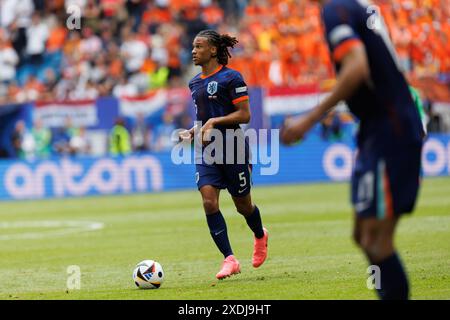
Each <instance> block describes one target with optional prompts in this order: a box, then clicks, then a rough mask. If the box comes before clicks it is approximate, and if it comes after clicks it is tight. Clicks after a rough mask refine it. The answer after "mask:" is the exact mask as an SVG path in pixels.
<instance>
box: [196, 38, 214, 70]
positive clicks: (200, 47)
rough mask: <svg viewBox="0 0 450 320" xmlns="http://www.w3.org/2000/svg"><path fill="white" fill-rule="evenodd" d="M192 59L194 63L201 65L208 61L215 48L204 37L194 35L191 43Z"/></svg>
mask: <svg viewBox="0 0 450 320" xmlns="http://www.w3.org/2000/svg"><path fill="white" fill-rule="evenodd" d="M192 46H193V49H192V61H193V62H194V65H196V66H201V65H204V64H205V63H207V62H209V60H211V58H212V57H213V55H215V53H216V51H217V49H216V48H215V47H213V46H211V45H210V44H209V42H208V39H207V38H205V37H196V38H195V39H194V42H193V43H192Z"/></svg>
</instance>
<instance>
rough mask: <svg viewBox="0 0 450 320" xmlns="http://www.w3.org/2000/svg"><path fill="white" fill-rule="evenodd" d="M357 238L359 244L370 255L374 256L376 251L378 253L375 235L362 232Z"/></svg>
mask: <svg viewBox="0 0 450 320" xmlns="http://www.w3.org/2000/svg"><path fill="white" fill-rule="evenodd" d="M357 240H358V245H359V246H360V247H361V249H362V250H363V251H364V252H366V253H367V254H368V255H370V256H372V255H373V254H374V253H376V251H377V250H376V248H375V237H373V236H371V235H368V234H362V235H360V236H359V238H358V239H357Z"/></svg>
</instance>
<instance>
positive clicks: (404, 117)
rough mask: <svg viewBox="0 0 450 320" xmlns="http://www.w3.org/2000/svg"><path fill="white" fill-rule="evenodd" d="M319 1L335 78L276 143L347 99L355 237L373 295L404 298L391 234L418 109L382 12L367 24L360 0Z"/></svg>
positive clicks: (408, 172) (405, 188) (409, 178)
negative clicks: (352, 122) (353, 126)
mask: <svg viewBox="0 0 450 320" xmlns="http://www.w3.org/2000/svg"><path fill="white" fill-rule="evenodd" d="M319 2H320V4H321V5H322V7H323V11H322V18H323V21H324V24H325V28H326V38H327V42H328V45H329V48H330V51H331V54H332V58H333V60H334V63H335V67H336V72H337V83H336V85H335V87H334V89H333V91H332V92H331V94H330V95H329V96H328V97H327V98H326V99H324V100H323V101H322V102H320V103H319V104H318V105H317V106H316V107H315V108H314V109H313V110H312V111H311V112H310V113H308V114H307V115H306V116H304V117H300V118H294V119H292V120H289V121H286V122H285V123H284V126H283V128H282V130H281V141H282V142H283V143H285V144H292V143H294V142H295V141H298V140H299V139H301V138H302V137H303V136H304V134H305V133H306V132H307V131H308V130H310V129H311V128H312V127H313V126H314V125H315V123H317V122H318V121H319V120H320V119H321V118H322V117H323V116H324V115H325V114H326V112H327V111H329V110H330V109H331V108H333V107H334V106H335V105H337V104H338V102H339V101H341V100H345V101H346V102H347V105H348V106H349V108H350V110H351V111H352V112H353V113H354V114H355V115H356V116H357V117H358V118H359V120H360V129H359V132H358V136H357V147H358V153H357V158H356V163H355V166H354V171H353V175H352V182H351V190H352V202H353V206H354V211H355V215H354V222H355V223H354V232H353V235H354V239H355V241H356V243H357V244H358V245H359V246H360V248H361V249H362V250H363V251H364V253H365V255H366V256H367V259H368V260H369V262H370V264H371V265H377V266H378V267H379V268H380V276H381V287H380V288H377V293H378V295H379V297H380V298H381V299H383V300H390V299H408V297H409V284H408V279H407V276H406V272H405V270H404V268H403V266H402V263H401V261H400V258H399V256H398V254H397V251H396V249H395V247H394V233H395V228H396V226H397V222H398V220H399V218H400V216H401V215H402V214H404V213H410V212H412V211H413V209H414V206H415V202H416V198H417V195H418V190H419V181H420V168H421V150H422V138H423V136H424V132H423V129H422V125H421V121H420V118H419V113H418V110H417V108H416V107H415V105H414V102H413V99H412V96H411V93H410V92H409V88H408V84H407V82H406V80H405V78H404V76H403V74H402V73H401V72H400V68H399V67H398V64H397V58H396V55H395V52H394V49H393V46H392V44H391V42H390V40H389V37H388V34H387V31H386V28H385V26H384V22H383V21H382V19H381V17H380V16H377V18H378V21H377V22H378V23H376V24H371V23H370V19H373V18H374V16H373V13H372V12H373V11H372V10H369V8H367V7H366V6H364V5H363V4H362V3H363V1H357V0H321V1H319ZM364 3H368V2H366V1H364Z"/></svg>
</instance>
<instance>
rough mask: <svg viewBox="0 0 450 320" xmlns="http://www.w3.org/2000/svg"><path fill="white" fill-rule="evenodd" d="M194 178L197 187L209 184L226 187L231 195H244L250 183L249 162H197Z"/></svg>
mask: <svg viewBox="0 0 450 320" xmlns="http://www.w3.org/2000/svg"><path fill="white" fill-rule="evenodd" d="M196 171H197V172H196V173H195V180H196V182H197V187H198V189H199V190H200V188H201V187H203V186H206V185H211V186H213V187H215V188H217V189H227V190H228V192H229V193H230V194H231V195H232V196H233V197H245V196H246V195H248V194H249V193H250V188H251V185H252V165H251V164H212V165H208V164H197V165H196Z"/></svg>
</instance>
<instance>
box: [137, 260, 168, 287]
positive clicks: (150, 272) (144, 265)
mask: <svg viewBox="0 0 450 320" xmlns="http://www.w3.org/2000/svg"><path fill="white" fill-rule="evenodd" d="M133 281H134V283H135V284H136V286H137V287H138V288H139V289H158V288H159V287H160V286H161V284H162V283H163V281H164V271H163V268H162V266H161V264H159V263H158V262H156V261H154V260H144V261H141V262H139V263H138V264H137V265H136V267H135V268H134V271H133Z"/></svg>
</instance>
